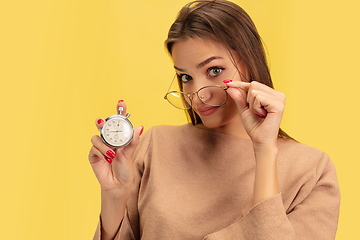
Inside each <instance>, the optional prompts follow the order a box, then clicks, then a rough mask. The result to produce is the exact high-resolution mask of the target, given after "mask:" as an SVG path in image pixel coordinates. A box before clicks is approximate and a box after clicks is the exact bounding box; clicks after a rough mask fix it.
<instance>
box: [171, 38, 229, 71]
mask: <svg viewBox="0 0 360 240" xmlns="http://www.w3.org/2000/svg"><path fill="white" fill-rule="evenodd" d="M213 56H218V57H222V58H224V59H229V58H230V54H229V51H228V50H227V49H226V47H225V46H224V45H223V44H221V43H218V42H214V41H211V40H206V39H200V38H189V39H186V40H183V41H180V42H177V43H175V44H174V45H173V49H172V58H173V61H174V65H175V66H178V67H181V66H187V65H196V64H199V63H200V62H202V61H204V60H205V59H208V58H210V57H213Z"/></svg>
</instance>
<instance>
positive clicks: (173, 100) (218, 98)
mask: <svg viewBox="0 0 360 240" xmlns="http://www.w3.org/2000/svg"><path fill="white" fill-rule="evenodd" d="M227 89H228V87H226V88H223V87H221V86H218V85H213V86H205V87H202V88H200V89H199V90H197V91H196V92H194V93H184V92H180V91H171V92H168V93H167V94H166V95H165V97H164V99H166V100H167V101H168V102H169V103H170V104H171V105H173V106H174V107H176V108H178V109H181V110H189V109H191V107H192V100H193V98H194V96H195V95H196V96H197V97H198V98H199V99H200V101H201V102H203V103H204V104H206V105H209V106H212V107H220V106H222V105H224V104H225V103H226V101H227V100H228V94H227V92H226V90H227Z"/></svg>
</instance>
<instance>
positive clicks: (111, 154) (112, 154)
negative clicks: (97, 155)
mask: <svg viewBox="0 0 360 240" xmlns="http://www.w3.org/2000/svg"><path fill="white" fill-rule="evenodd" d="M106 154H107V155H108V156H109V157H111V158H114V157H115V156H116V155H115V153H114V152H113V151H111V150H108V151H107V152H106Z"/></svg>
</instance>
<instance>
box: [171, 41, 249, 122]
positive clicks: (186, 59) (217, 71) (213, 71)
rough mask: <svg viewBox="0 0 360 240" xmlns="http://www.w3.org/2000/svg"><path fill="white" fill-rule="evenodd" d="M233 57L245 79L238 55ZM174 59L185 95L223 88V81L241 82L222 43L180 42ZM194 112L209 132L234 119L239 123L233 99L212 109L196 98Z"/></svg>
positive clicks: (174, 47) (174, 50)
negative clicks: (201, 90) (214, 86)
mask: <svg viewBox="0 0 360 240" xmlns="http://www.w3.org/2000/svg"><path fill="white" fill-rule="evenodd" d="M233 57H234V58H235V61H236V64H237V66H238V68H239V70H240V71H241V72H242V74H244V76H246V75H247V74H246V69H245V67H244V66H243V65H244V64H240V59H238V57H237V56H236V54H233ZM172 58H173V61H174V68H175V70H176V74H177V76H178V79H179V80H180V81H181V82H182V86H183V92H185V93H194V92H196V91H198V90H199V89H200V88H202V87H204V86H210V85H219V86H223V85H224V83H223V81H224V80H227V79H232V80H238V81H240V75H239V73H238V72H237V68H236V67H235V65H234V63H233V61H232V57H231V56H230V53H229V51H228V50H227V49H226V48H225V47H224V46H223V45H222V44H220V43H217V42H213V41H210V40H203V39H199V38H191V39H187V40H184V41H180V42H177V43H175V44H174V45H173V48H172ZM192 108H193V109H194V111H195V112H196V113H197V114H198V115H199V116H200V118H201V120H202V122H203V124H204V125H205V127H207V128H217V127H222V126H224V125H226V124H229V123H231V122H233V121H234V119H237V120H239V119H240V117H239V111H238V110H237V106H236V104H235V102H234V101H233V100H232V99H231V98H230V97H229V98H228V100H227V102H226V103H225V104H224V105H222V106H220V107H211V106H208V105H206V104H204V103H203V102H201V101H200V99H199V98H198V96H197V95H193V99H192Z"/></svg>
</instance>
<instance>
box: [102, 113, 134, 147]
mask: <svg viewBox="0 0 360 240" xmlns="http://www.w3.org/2000/svg"><path fill="white" fill-rule="evenodd" d="M100 135H101V138H102V139H103V140H104V142H105V143H106V144H108V145H110V146H112V147H116V148H121V147H124V146H126V145H128V144H129V143H130V142H131V140H132V137H133V126H132V124H131V122H130V121H129V120H128V119H127V118H123V117H119V116H115V117H110V118H108V119H107V121H106V122H105V124H104V126H103V127H102V129H101V130H100Z"/></svg>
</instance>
